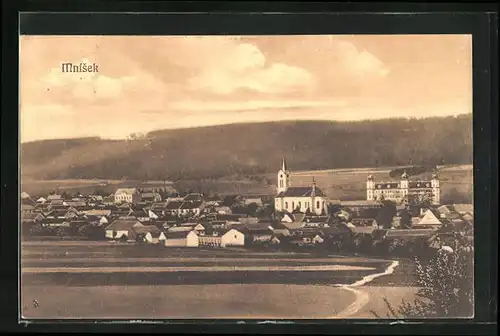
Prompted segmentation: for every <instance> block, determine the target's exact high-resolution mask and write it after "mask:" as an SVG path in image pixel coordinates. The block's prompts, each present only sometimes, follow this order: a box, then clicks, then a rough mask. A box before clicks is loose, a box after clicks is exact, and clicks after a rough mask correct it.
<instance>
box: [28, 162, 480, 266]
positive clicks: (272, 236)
mask: <svg viewBox="0 0 500 336" xmlns="http://www.w3.org/2000/svg"><path fill="white" fill-rule="evenodd" d="M290 176H291V174H290V170H289V168H288V167H287V163H286V160H285V159H283V161H282V165H281V167H280V169H279V171H278V173H277V179H276V182H277V183H276V186H277V188H276V195H274V197H272V196H271V197H270V196H269V195H263V196H261V197H257V196H254V195H252V196H248V195H229V196H224V197H221V196H218V195H203V194H201V193H195V192H189V191H187V192H183V193H182V192H178V191H176V190H172V188H169V190H167V188H159V187H158V186H150V185H148V184H147V183H144V184H141V185H138V186H137V187H135V188H118V189H117V190H116V192H115V193H114V194H111V195H96V194H89V195H84V194H82V193H76V194H74V195H69V194H67V193H64V192H53V193H51V194H49V195H43V196H42V195H37V196H36V197H32V196H30V195H28V194H27V193H25V192H23V193H22V194H21V225H22V227H21V234H22V238H23V239H24V240H40V239H42V240H43V239H68V240H74V239H83V240H85V239H88V240H107V241H109V242H110V243H115V244H155V245H159V246H165V247H167V248H168V247H213V248H217V247H220V248H229V247H233V248H248V249H266V250H285V251H286V250H289V251H293V250H300V249H309V250H310V249H313V250H315V251H326V252H332V251H333V252H336V253H342V252H345V253H356V254H372V255H382V254H391V255H409V256H414V255H418V254H423V253H425V252H426V251H427V250H429V249H432V250H435V249H436V248H438V249H439V248H441V247H442V246H443V245H452V244H451V243H450V241H452V240H453V239H456V235H457V234H458V233H459V234H460V235H461V236H463V237H465V239H468V240H472V237H473V222H474V214H473V206H472V204H440V182H439V177H438V175H437V173H433V175H432V179H431V180H429V181H420V180H419V181H417V180H414V179H412V178H411V176H409V174H408V173H407V172H406V171H404V172H403V173H402V174H401V175H400V178H399V181H389V182H383V181H378V182H377V181H375V178H374V176H373V175H369V176H368V178H367V181H366V199H363V200H354V201H352V200H349V201H342V200H331V199H329V198H328V197H327V195H326V194H325V193H324V192H323V191H322V190H321V188H320V186H317V185H316V181H315V179H314V177H313V178H312V180H311V183H310V185H309V186H294V185H293V181H292V179H291V177H290ZM448 238H449V239H448Z"/></svg>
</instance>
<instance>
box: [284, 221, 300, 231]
mask: <svg viewBox="0 0 500 336" xmlns="http://www.w3.org/2000/svg"><path fill="white" fill-rule="evenodd" d="M281 224H283V226H284V227H286V228H287V229H289V230H296V229H299V228H302V227H303V226H304V222H291V223H287V222H282V223H281Z"/></svg>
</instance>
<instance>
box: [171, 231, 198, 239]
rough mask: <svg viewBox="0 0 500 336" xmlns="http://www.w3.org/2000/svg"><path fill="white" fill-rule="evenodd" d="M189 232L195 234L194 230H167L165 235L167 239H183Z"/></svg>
mask: <svg viewBox="0 0 500 336" xmlns="http://www.w3.org/2000/svg"><path fill="white" fill-rule="evenodd" d="M191 232H193V233H194V234H196V232H194V231H174V232H172V231H167V232H166V233H165V237H167V239H184V238H186V237H187V236H188V235H189V234H190V233H191Z"/></svg>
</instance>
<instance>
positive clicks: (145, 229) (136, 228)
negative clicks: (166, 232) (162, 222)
mask: <svg viewBox="0 0 500 336" xmlns="http://www.w3.org/2000/svg"><path fill="white" fill-rule="evenodd" d="M132 230H133V231H134V232H135V233H137V234H138V233H148V232H151V233H156V232H161V231H160V229H158V227H157V226H156V225H142V226H134V227H132Z"/></svg>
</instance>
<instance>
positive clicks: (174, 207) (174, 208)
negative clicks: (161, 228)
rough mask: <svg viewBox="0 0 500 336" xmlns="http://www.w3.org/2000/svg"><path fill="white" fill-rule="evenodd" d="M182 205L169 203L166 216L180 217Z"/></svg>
mask: <svg viewBox="0 0 500 336" xmlns="http://www.w3.org/2000/svg"><path fill="white" fill-rule="evenodd" d="M181 204H182V201H169V202H168V203H167V205H165V209H164V213H165V214H166V215H178V214H179V212H180V211H179V209H180V207H181Z"/></svg>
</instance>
